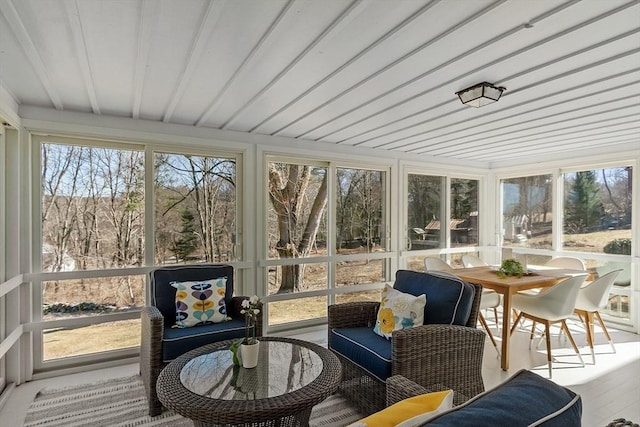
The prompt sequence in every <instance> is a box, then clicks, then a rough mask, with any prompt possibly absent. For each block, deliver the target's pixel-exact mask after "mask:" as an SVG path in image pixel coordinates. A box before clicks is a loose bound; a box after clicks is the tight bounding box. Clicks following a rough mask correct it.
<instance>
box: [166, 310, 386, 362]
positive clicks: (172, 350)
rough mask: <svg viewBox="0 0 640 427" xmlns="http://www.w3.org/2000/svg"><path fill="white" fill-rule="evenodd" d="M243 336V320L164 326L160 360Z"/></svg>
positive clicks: (167, 360) (173, 357)
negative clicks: (188, 325)
mask: <svg viewBox="0 0 640 427" xmlns="http://www.w3.org/2000/svg"><path fill="white" fill-rule="evenodd" d="M244 335H245V322H244V319H235V320H230V321H228V322H223V323H213V324H209V325H198V326H193V327H191V328H172V327H171V326H170V325H166V324H165V327H164V330H163V336H162V359H163V361H165V362H169V361H171V360H173V359H175V358H176V357H178V356H180V355H182V354H183V353H186V352H187V351H190V350H193V349H195V348H198V347H202V346H203V345H206V344H210V343H212V342H218V341H224V340H230V339H240V338H244ZM372 335H373V334H372Z"/></svg>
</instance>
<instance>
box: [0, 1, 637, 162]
mask: <svg viewBox="0 0 640 427" xmlns="http://www.w3.org/2000/svg"><path fill="white" fill-rule="evenodd" d="M482 81H488V82H491V83H494V84H496V85H499V86H505V87H506V88H507V90H506V91H505V93H504V94H503V97H502V99H500V101H499V102H497V103H494V104H491V105H488V106H485V107H481V108H471V107H466V106H464V105H462V104H461V103H460V101H459V100H458V99H457V97H456V96H455V94H454V93H455V92H457V91H459V90H461V89H464V88H467V87H469V86H472V85H474V84H476V83H479V82H482ZM0 86H2V87H3V88H4V89H5V90H6V92H8V93H9V94H10V95H11V96H12V97H14V100H15V102H17V103H18V104H19V105H20V106H38V107H49V108H55V109H58V110H66V111H80V112H91V113H94V114H99V115H111V116H121V117H130V118H134V119H146V120H154V121H162V122H167V123H178V124H185V125H190V126H196V127H205V128H215V129H227V130H234V131H241V132H250V133H253V134H264V135H277V136H285V137H290V138H296V139H300V140H311V141H325V142H328V143H332V144H338V145H346V146H357V147H370V148H376V149H380V150H394V151H400V152H406V153H409V154H412V155H418V154H427V155H432V156H438V157H442V158H446V159H449V160H454V159H460V160H468V161H479V162H488V163H491V162H492V161H498V162H500V161H503V162H504V161H510V160H514V159H523V158H526V157H529V156H533V155H538V154H540V153H541V152H544V153H546V154H547V155H550V156H557V157H562V156H570V155H573V154H575V153H576V152H579V153H589V152H596V151H597V152H607V151H621V150H628V149H638V148H639V147H640V1H638V0H583V1H575V0H572V1H560V0H510V1H508V0H498V1H495V0H440V1H438V0H433V1H430V0H355V1H354V0H291V1H288V0H227V1H224V0H222V1H217V0H216V1H207V0H0ZM443 160H444V159H443Z"/></svg>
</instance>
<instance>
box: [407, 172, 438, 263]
mask: <svg viewBox="0 0 640 427" xmlns="http://www.w3.org/2000/svg"><path fill="white" fill-rule="evenodd" d="M444 185H445V178H444V177H441V176H429V175H416V174H409V176H408V191H407V216H408V218H407V219H408V221H407V224H408V230H407V232H408V237H407V239H408V247H407V248H408V249H409V250H414V251H415V250H421V249H432V248H441V247H444V246H445V245H444V233H443V230H441V227H440V220H441V219H442V218H444V212H443V211H442V209H443V205H442V197H443V194H444V190H443V189H444Z"/></svg>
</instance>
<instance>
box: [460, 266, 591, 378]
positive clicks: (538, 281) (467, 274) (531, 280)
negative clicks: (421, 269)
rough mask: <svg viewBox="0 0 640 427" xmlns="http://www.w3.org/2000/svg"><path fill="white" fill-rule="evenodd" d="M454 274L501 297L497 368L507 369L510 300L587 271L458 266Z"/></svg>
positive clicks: (509, 338) (509, 337) (509, 336)
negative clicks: (512, 271)
mask: <svg viewBox="0 0 640 427" xmlns="http://www.w3.org/2000/svg"><path fill="white" fill-rule="evenodd" d="M454 274H455V275H457V276H458V277H460V278H461V279H462V280H465V281H467V282H469V283H475V284H479V285H482V286H483V287H484V288H487V289H493V290H494V291H496V292H498V293H499V294H501V295H502V296H503V301H502V305H503V309H502V352H501V358H500V367H501V368H502V369H503V370H504V371H506V370H508V369H509V344H510V341H511V333H510V329H511V311H512V310H511V300H512V297H513V295H515V294H516V293H517V292H520V291H525V290H528V289H536V288H545V287H549V286H553V285H555V284H556V283H558V282H560V281H562V280H564V279H566V278H567V277H571V276H575V275H578V274H585V275H586V274H588V273H587V272H584V271H578V270H567V269H551V268H541V269H540V270H539V271H536V272H533V273H530V274H527V275H524V276H522V277H504V278H500V277H498V273H497V271H496V270H495V269H494V268H491V267H470V268H457V269H455V271H454Z"/></svg>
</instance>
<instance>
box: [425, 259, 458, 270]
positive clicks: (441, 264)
mask: <svg viewBox="0 0 640 427" xmlns="http://www.w3.org/2000/svg"><path fill="white" fill-rule="evenodd" d="M424 269H425V270H426V271H448V272H452V271H453V267H451V266H450V265H449V264H447V263H446V262H445V261H443V260H442V259H440V258H436V257H433V256H428V257H425V259H424Z"/></svg>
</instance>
